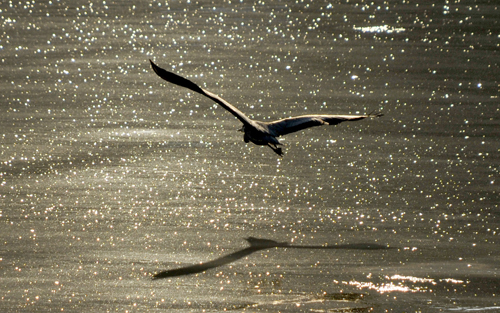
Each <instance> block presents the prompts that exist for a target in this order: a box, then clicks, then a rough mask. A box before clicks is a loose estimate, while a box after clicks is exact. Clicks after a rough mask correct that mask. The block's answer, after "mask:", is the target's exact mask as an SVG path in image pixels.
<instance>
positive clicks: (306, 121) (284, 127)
mask: <svg viewBox="0 0 500 313" xmlns="http://www.w3.org/2000/svg"><path fill="white" fill-rule="evenodd" d="M372 116H373V117H380V116H382V114H381V113H370V114H367V115H302V116H296V117H290V118H285V119H282V120H278V121H274V122H270V123H266V125H267V128H268V130H269V132H270V133H271V134H272V135H273V136H276V137H277V136H283V135H286V134H290V133H293V132H296V131H299V130H302V129H306V128H309V127H314V126H321V125H337V124H339V123H342V122H345V121H358V120H362V119H365V118H367V117H372Z"/></svg>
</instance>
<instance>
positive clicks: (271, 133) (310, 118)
mask: <svg viewBox="0 0 500 313" xmlns="http://www.w3.org/2000/svg"><path fill="white" fill-rule="evenodd" d="M150 62H151V66H152V67H153V70H154V71H155V73H156V74H157V75H158V76H160V77H161V78H163V79H164V80H166V81H168V82H170V83H173V84H176V85H179V86H182V87H185V88H188V89H190V90H192V91H194V92H197V93H199V94H202V95H204V96H206V97H208V98H210V99H212V100H213V101H215V102H216V103H218V104H219V105H221V106H222V107H223V108H224V109H226V110H227V111H229V112H230V113H231V114H233V115H234V116H235V117H236V118H237V119H239V120H240V121H241V122H242V123H243V127H242V128H241V131H243V132H244V136H243V140H244V141H245V142H246V143H248V142H252V143H254V144H256V145H260V146H265V145H267V146H269V147H270V148H271V149H273V151H274V152H275V153H277V154H278V155H280V156H282V155H283V152H282V149H281V148H279V147H278V145H281V143H280V142H279V141H278V139H277V137H279V136H283V135H286V134H289V133H293V132H296V131H299V130H302V129H305V128H309V127H313V126H321V125H336V124H339V123H342V122H344V121H357V120H361V119H364V118H367V117H380V116H382V114H381V113H370V114H366V115H302V116H296V117H290V118H285V119H281V120H277V121H273V122H261V121H255V120H252V119H250V118H249V117H247V116H246V115H245V114H243V112H241V111H240V110H238V109H237V108H236V107H234V106H233V105H232V104H230V103H229V102H227V101H226V100H224V99H222V98H221V97H219V96H217V95H216V94H213V93H211V92H209V91H207V90H205V89H203V88H201V87H199V86H198V85H196V84H195V83H193V82H192V81H190V80H187V79H185V78H183V77H181V76H179V75H177V74H174V73H171V72H168V71H166V70H164V69H162V68H160V67H158V66H157V65H156V64H154V63H153V61H151V60H150Z"/></svg>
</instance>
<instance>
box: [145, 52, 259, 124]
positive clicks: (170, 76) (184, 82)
mask: <svg viewBox="0 0 500 313" xmlns="http://www.w3.org/2000/svg"><path fill="white" fill-rule="evenodd" d="M149 62H151V66H152V67H153V70H154V71H155V73H156V74H157V75H158V76H160V77H161V78H163V79H164V80H166V81H168V82H169V83H172V84H176V85H179V86H181V87H185V88H188V89H190V90H192V91H194V92H197V93H199V94H202V95H204V96H205V97H208V98H210V99H212V100H213V101H215V102H216V103H218V104H219V105H220V106H222V107H223V108H224V109H226V110H228V111H229V112H230V113H231V114H233V115H234V116H236V117H237V118H238V119H239V120H240V121H241V122H242V123H243V124H252V120H250V119H249V118H248V117H247V116H246V115H245V114H243V112H241V111H240V110H238V109H237V108H235V107H234V106H233V105H232V104H230V103H229V102H227V101H226V100H224V99H222V98H221V97H219V96H218V95H216V94H213V93H211V92H210V91H207V90H205V89H203V88H201V87H200V86H198V85H196V84H195V83H193V82H192V81H190V80H188V79H186V78H184V77H181V76H179V75H177V74H174V73H172V72H169V71H167V70H164V69H162V68H161V67H159V66H158V65H156V64H154V63H153V61H151V60H149Z"/></svg>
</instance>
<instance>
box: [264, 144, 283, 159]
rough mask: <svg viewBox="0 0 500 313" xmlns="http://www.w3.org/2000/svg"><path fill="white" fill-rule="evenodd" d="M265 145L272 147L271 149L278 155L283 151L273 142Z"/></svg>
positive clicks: (281, 154)
mask: <svg viewBox="0 0 500 313" xmlns="http://www.w3.org/2000/svg"><path fill="white" fill-rule="evenodd" d="M267 145H268V146H269V148H271V149H273V151H274V152H275V153H276V154H277V155H279V156H280V157H282V156H283V151H282V150H281V148H278V147H277V146H276V145H275V144H274V143H270V142H268V143H267Z"/></svg>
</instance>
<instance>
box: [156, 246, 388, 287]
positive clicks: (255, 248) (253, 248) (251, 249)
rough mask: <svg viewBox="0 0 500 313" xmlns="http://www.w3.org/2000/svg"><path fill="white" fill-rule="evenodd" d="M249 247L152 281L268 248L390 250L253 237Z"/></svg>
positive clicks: (172, 271) (226, 262)
mask: <svg viewBox="0 0 500 313" xmlns="http://www.w3.org/2000/svg"><path fill="white" fill-rule="evenodd" d="M245 240H246V241H247V242H248V243H249V244H250V247H247V248H245V249H242V250H238V251H236V252H234V253H231V254H228V255H226V256H223V257H220V258H218V259H215V260H213V261H209V262H206V263H200V264H196V265H191V266H186V267H181V268H177V269H173V270H167V271H161V272H159V273H157V274H154V275H153V277H152V278H153V279H161V278H168V277H176V276H184V275H190V274H196V273H201V272H204V271H206V270H209V269H212V268H216V267H219V266H222V265H225V264H229V263H232V262H234V261H237V260H239V259H242V258H244V257H246V256H248V255H250V254H252V253H254V252H256V251H259V250H264V249H269V248H290V249H321V250H334V249H335V250H338V249H357V250H382V249H391V248H389V247H388V246H385V245H379V244H372V243H358V244H342V245H333V246H328V245H293V246H292V245H290V244H288V243H287V242H277V241H274V240H270V239H259V238H255V237H248V238H246V239H245Z"/></svg>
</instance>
